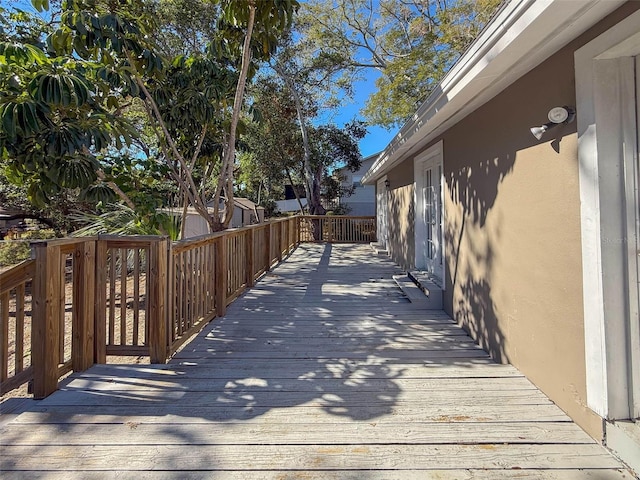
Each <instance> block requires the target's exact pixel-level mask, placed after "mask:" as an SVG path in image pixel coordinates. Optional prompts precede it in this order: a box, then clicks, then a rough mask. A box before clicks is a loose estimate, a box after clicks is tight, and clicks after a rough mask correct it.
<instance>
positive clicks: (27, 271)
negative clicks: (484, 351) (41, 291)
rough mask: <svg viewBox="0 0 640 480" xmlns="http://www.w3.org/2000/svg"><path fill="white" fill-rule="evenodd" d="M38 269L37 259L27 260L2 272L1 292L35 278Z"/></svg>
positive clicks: (0, 280)
mask: <svg viewBox="0 0 640 480" xmlns="http://www.w3.org/2000/svg"><path fill="white" fill-rule="evenodd" d="M35 269H36V261H35V260H25V261H24V262H21V263H19V264H17V265H15V266H13V267H11V268H10V269H9V270H5V271H4V272H1V273H0V294H4V293H7V292H9V291H10V290H13V289H14V288H16V287H17V286H18V285H20V284H23V283H25V282H27V281H29V280H31V279H32V278H33V275H34V273H35Z"/></svg>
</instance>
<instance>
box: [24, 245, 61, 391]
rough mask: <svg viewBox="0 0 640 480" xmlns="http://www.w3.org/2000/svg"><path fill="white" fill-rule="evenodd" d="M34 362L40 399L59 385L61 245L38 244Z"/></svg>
mask: <svg viewBox="0 0 640 480" xmlns="http://www.w3.org/2000/svg"><path fill="white" fill-rule="evenodd" d="M34 250H35V257H36V275H35V276H34V280H33V319H32V322H31V323H32V333H31V335H32V337H31V338H32V345H33V348H32V354H31V358H32V364H33V366H34V375H33V377H34V378H33V396H34V398H37V399H40V398H44V397H46V396H47V395H49V394H51V393H53V392H54V391H55V390H56V389H57V388H58V353H59V352H58V340H59V338H60V314H61V312H60V302H59V301H58V299H59V298H60V290H61V289H62V285H60V266H61V263H60V262H61V258H60V257H61V256H60V249H59V248H58V247H55V246H54V247H48V246H47V245H46V244H44V245H40V244H37V245H36V246H35V247H34Z"/></svg>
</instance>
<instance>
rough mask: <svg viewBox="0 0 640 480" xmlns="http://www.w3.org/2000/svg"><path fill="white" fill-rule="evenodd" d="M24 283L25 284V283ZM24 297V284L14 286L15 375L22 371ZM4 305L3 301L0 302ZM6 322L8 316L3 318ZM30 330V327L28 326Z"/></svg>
mask: <svg viewBox="0 0 640 480" xmlns="http://www.w3.org/2000/svg"><path fill="white" fill-rule="evenodd" d="M25 283H26V282H25ZM25 296H26V288H25V284H24V283H21V284H20V285H17V286H16V353H15V365H16V367H15V373H16V374H18V373H20V372H22V370H24V341H25V323H24V318H25V308H24V300H25ZM0 303H2V305H4V301H2V302H0ZM4 318H5V319H7V320H8V318H9V317H8V316H7V317H4ZM29 328H31V325H29Z"/></svg>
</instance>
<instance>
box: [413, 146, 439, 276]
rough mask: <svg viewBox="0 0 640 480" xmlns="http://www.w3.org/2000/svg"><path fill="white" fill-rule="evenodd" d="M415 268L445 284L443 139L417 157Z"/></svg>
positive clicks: (415, 171)
mask: <svg viewBox="0 0 640 480" xmlns="http://www.w3.org/2000/svg"><path fill="white" fill-rule="evenodd" d="M414 178H415V182H416V183H415V203H416V224H415V246H416V268H417V269H418V270H423V271H426V272H428V273H429V274H431V276H432V277H433V278H434V280H436V281H437V282H438V283H440V284H441V285H442V286H444V244H443V235H442V231H443V228H442V225H443V217H444V210H443V205H442V187H443V171H442V142H440V143H438V144H436V145H435V146H433V147H431V148H430V149H429V150H427V151H426V152H425V153H424V154H423V155H420V156H419V157H417V158H416V160H415V163H414Z"/></svg>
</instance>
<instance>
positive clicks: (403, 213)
mask: <svg viewBox="0 0 640 480" xmlns="http://www.w3.org/2000/svg"><path fill="white" fill-rule="evenodd" d="M387 180H389V215H388V220H387V221H388V228H389V241H388V244H387V248H388V250H389V255H390V256H391V258H392V259H393V260H394V261H395V262H396V263H397V264H398V265H400V266H401V267H402V268H407V269H408V268H410V267H412V266H413V264H414V261H415V256H416V255H415V238H414V235H415V233H414V203H413V191H414V184H413V163H411V162H404V163H403V164H401V165H400V166H399V167H398V168H395V169H394V170H392V171H391V172H389V173H388V174H387Z"/></svg>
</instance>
